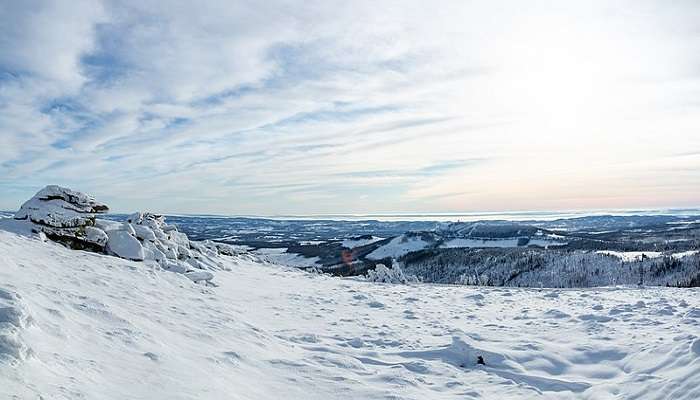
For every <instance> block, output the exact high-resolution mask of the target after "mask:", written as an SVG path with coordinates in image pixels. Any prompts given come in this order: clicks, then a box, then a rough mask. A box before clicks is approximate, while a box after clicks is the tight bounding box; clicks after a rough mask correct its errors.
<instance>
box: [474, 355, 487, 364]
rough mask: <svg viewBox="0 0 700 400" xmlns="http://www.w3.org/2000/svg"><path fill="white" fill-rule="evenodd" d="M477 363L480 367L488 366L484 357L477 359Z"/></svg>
mask: <svg viewBox="0 0 700 400" xmlns="http://www.w3.org/2000/svg"><path fill="white" fill-rule="evenodd" d="M476 363H477V364H479V365H486V363H485V362H484V357H482V356H479V357H477V358H476Z"/></svg>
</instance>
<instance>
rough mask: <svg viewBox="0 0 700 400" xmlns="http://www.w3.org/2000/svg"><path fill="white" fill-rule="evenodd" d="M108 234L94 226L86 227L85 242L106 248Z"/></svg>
mask: <svg viewBox="0 0 700 400" xmlns="http://www.w3.org/2000/svg"><path fill="white" fill-rule="evenodd" d="M108 239H109V238H108V237H107V234H106V233H105V232H104V231H103V230H102V229H99V228H96V227H94V226H86V227H85V241H86V242H88V243H93V244H95V245H97V246H99V247H105V245H106V244H107V240H108Z"/></svg>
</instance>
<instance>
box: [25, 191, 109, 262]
mask: <svg viewBox="0 0 700 400" xmlns="http://www.w3.org/2000/svg"><path fill="white" fill-rule="evenodd" d="M108 210H109V208H108V207H107V206H106V205H105V204H102V203H99V202H97V201H96V200H95V199H94V198H93V197H91V196H88V195H86V194H84V193H80V192H76V191H73V190H71V189H68V188H64V187H60V186H56V185H50V186H46V187H45V188H43V189H41V190H40V191H39V192H38V193H37V194H35V195H34V197H32V198H31V199H29V200H27V202H25V203H24V204H22V207H20V209H19V211H17V213H16V214H15V216H14V218H15V219H18V220H27V221H29V222H30V223H32V230H33V231H34V232H37V233H39V232H42V233H43V234H45V235H46V236H47V237H48V238H49V239H51V240H54V241H57V242H61V243H63V244H66V245H68V246H70V247H72V248H74V249H86V250H94V251H102V250H103V249H104V246H105V244H106V242H107V237H106V236H105V234H104V232H100V231H99V230H97V229H95V228H94V225H95V215H96V214H100V213H105V212H107V211H108Z"/></svg>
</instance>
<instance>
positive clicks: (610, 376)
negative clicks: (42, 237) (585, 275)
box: [0, 231, 700, 400]
mask: <svg viewBox="0 0 700 400" xmlns="http://www.w3.org/2000/svg"><path fill="white" fill-rule="evenodd" d="M223 262H224V263H225V264H227V266H229V267H230V268H231V271H230V272H223V271H222V272H220V273H219V274H217V283H218V284H219V287H206V286H203V285H198V284H195V283H193V282H191V281H190V280H189V279H187V278H186V277H185V276H183V275H181V274H176V273H171V272H167V271H162V270H159V269H154V268H152V267H149V266H147V264H145V263H142V262H133V261H127V260H123V259H119V258H115V257H110V256H104V255H99V254H95V253H88V252H82V251H74V250H69V249H66V248H64V247H61V246H60V245H57V244H55V243H48V242H41V241H39V240H37V239H29V238H26V237H20V236H17V235H15V234H12V233H8V232H4V231H0V398H3V399H5V398H7V399H13V398H16V399H38V398H44V399H80V398H85V399H169V400H171V399H280V398H285V399H304V400H308V399H389V398H391V399H538V398H542V399H685V400H695V399H698V398H700V337H699V336H700V291H699V290H698V289H671V288H646V289H637V288H603V289H588V290H534V289H512V288H475V287H456V286H437V285H389V284H376V283H370V282H365V281H359V280H352V279H338V278H332V277H329V276H324V275H315V274H308V273H304V272H302V271H299V270H295V269H291V268H283V267H279V266H274V265H270V264H265V263H261V262H259V261H257V260H256V259H254V258H253V257H252V256H245V255H243V256H237V257H226V258H225V261H223ZM479 356H481V357H483V359H484V361H485V365H478V364H477V362H476V360H477V358H478V357H479Z"/></svg>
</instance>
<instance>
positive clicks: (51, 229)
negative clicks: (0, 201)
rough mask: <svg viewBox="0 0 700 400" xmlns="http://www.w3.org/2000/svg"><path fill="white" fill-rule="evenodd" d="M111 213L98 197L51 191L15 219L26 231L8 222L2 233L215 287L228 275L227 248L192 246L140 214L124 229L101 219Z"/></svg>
mask: <svg viewBox="0 0 700 400" xmlns="http://www.w3.org/2000/svg"><path fill="white" fill-rule="evenodd" d="M107 210H108V207H107V206H106V205H105V204H102V203H100V202H98V201H96V200H95V199H94V198H93V197H92V196H89V195H87V194H84V193H81V192H77V191H74V190H71V189H68V188H63V187H60V186H55V185H50V186H46V187H45V188H44V189H42V190H40V191H39V192H38V193H37V194H36V195H34V197H32V198H31V199H30V200H28V201H27V202H26V203H24V204H23V205H22V207H21V208H20V210H19V211H18V212H17V213H16V214H15V216H14V219H15V220H18V221H22V222H24V223H26V226H24V227H21V226H20V227H19V228H20V229H18V226H17V225H16V224H14V225H13V224H10V223H7V222H6V221H3V222H1V223H0V228H2V227H3V226H4V227H5V229H7V230H13V231H27V230H29V231H31V232H34V233H37V234H40V235H42V236H41V237H42V238H44V237H46V238H48V239H51V240H54V241H57V242H60V243H63V244H66V245H68V246H69V247H71V248H74V249H84V250H91V251H95V252H101V253H105V254H109V255H113V256H117V257H120V258H123V259H126V260H132V261H145V262H148V263H153V264H156V265H158V266H160V267H161V268H163V269H166V270H169V271H173V272H177V273H182V274H184V275H185V276H187V277H188V278H190V279H191V280H193V281H203V282H209V281H211V280H212V279H213V278H214V275H213V274H212V273H211V272H209V271H213V270H220V269H222V264H221V261H220V259H219V255H220V254H225V255H231V254H234V252H233V250H232V249H230V248H227V246H226V245H225V244H218V243H213V242H210V241H205V242H191V241H190V240H189V239H188V238H187V235H186V234H184V233H182V232H179V231H178V230H177V227H175V226H173V225H169V224H167V223H166V222H165V217H163V216H161V215H157V214H152V213H141V212H137V213H134V214H132V215H130V216H129V218H128V219H127V221H126V222H124V223H121V222H115V221H110V220H104V219H98V218H96V215H97V214H98V213H104V212H106V211H107ZM21 228H24V229H21Z"/></svg>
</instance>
